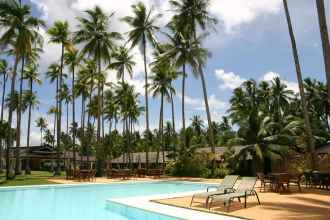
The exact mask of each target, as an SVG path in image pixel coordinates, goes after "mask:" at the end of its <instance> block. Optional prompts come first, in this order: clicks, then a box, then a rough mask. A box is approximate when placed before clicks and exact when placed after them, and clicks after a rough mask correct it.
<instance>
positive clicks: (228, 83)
mask: <svg viewBox="0 0 330 220" xmlns="http://www.w3.org/2000/svg"><path fill="white" fill-rule="evenodd" d="M214 74H215V77H216V78H217V79H218V80H220V81H221V82H222V83H221V84H220V85H219V88H220V89H222V90H223V89H235V88H237V87H239V86H240V85H241V84H242V83H243V82H244V81H245V80H246V79H244V78H242V77H240V76H239V75H238V74H235V73H234V72H225V71H224V70H223V69H218V70H215V72H214Z"/></svg>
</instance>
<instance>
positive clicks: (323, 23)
mask: <svg viewBox="0 0 330 220" xmlns="http://www.w3.org/2000/svg"><path fill="white" fill-rule="evenodd" d="M316 6H317V13H318V18H319V26H320V34H321V40H322V48H323V58H324V65H325V73H326V78H327V84H328V105H330V45H329V35H328V27H327V19H326V15H325V9H324V0H316ZM329 114H330V113H329Z"/></svg>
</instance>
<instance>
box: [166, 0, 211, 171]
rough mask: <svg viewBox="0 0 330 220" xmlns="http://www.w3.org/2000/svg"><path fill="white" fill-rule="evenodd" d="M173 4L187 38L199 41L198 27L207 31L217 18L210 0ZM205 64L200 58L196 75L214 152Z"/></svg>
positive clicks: (175, 18) (174, 2)
mask: <svg viewBox="0 0 330 220" xmlns="http://www.w3.org/2000/svg"><path fill="white" fill-rule="evenodd" d="M170 3H171V5H172V6H173V8H174V10H175V11H176V12H177V13H178V14H177V15H175V16H174V20H177V21H176V25H179V27H180V29H182V28H183V29H185V30H186V31H187V32H188V36H187V38H190V37H192V38H193V39H194V41H197V38H198V37H197V29H198V28H200V29H201V30H203V31H205V30H206V29H207V28H208V27H213V26H214V25H215V24H216V23H217V20H216V19H215V18H213V17H211V16H210V14H209V12H208V10H207V9H208V6H209V5H210V0H171V1H170ZM204 65H205V60H199V63H198V69H197V73H198V75H197V74H196V76H198V77H200V79H201V82H202V89H203V96H204V103H205V109H206V116H207V122H208V126H209V129H208V131H209V135H210V142H211V145H212V146H211V148H212V153H213V154H214V153H215V142H214V131H213V128H212V119H211V113H210V108H209V103H208V97H207V89H206V82H205V77H204V72H203V66H204ZM214 166H215V161H213V169H212V170H213V171H214V168H215V167H214Z"/></svg>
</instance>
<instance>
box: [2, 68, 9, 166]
mask: <svg viewBox="0 0 330 220" xmlns="http://www.w3.org/2000/svg"><path fill="white" fill-rule="evenodd" d="M7 79H8V75H7V74H5V73H4V74H3V85H2V100H1V116H0V120H1V121H0V122H1V123H2V122H3V111H4V110H3V108H4V103H5V95H6V84H7ZM2 150H3V139H0V170H1V171H2V155H3V154H2V152H3V151H2Z"/></svg>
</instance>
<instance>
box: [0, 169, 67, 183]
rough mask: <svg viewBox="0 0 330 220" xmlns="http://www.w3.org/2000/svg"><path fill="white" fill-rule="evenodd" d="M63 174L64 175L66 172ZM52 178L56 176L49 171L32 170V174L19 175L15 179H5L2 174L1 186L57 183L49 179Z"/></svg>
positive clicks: (0, 175)
mask: <svg viewBox="0 0 330 220" xmlns="http://www.w3.org/2000/svg"><path fill="white" fill-rule="evenodd" d="M62 175H64V173H63V174H62ZM52 178H54V177H53V173H50V172H47V171H32V172H31V175H25V174H22V175H18V176H16V178H15V179H14V180H8V181H5V176H4V174H0V187H2V186H27V185H46V184H56V183H54V182H51V181H49V179H52Z"/></svg>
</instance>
